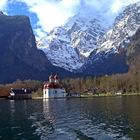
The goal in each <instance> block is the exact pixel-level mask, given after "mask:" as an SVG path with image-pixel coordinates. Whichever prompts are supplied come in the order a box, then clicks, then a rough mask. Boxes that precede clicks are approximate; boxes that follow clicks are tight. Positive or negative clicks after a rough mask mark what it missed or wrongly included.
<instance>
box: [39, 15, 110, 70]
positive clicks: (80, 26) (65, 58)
mask: <svg viewBox="0 0 140 140" xmlns="http://www.w3.org/2000/svg"><path fill="white" fill-rule="evenodd" d="M106 30H107V26H106V24H105V23H104V22H103V19H102V18H100V20H99V19H97V17H94V16H93V15H84V13H78V14H77V15H75V16H73V17H71V18H70V19H69V20H68V21H67V23H66V24H65V25H64V26H61V27H57V28H55V29H53V30H52V31H51V32H50V33H49V34H48V35H47V36H46V37H44V38H43V39H42V40H40V41H39V42H38V48H40V49H41V50H43V51H44V52H45V54H46V56H47V58H48V60H49V61H50V62H51V63H52V64H53V65H55V66H58V67H62V68H64V69H66V70H69V71H76V70H77V69H79V68H80V67H81V66H82V65H83V64H84V63H85V61H86V59H87V58H88V56H89V55H90V53H91V52H92V51H93V50H94V49H96V48H97V47H98V45H97V42H98V39H99V38H100V37H101V36H103V35H104V34H105V31H106Z"/></svg>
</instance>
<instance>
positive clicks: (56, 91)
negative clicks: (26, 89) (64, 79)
mask: <svg viewBox="0 0 140 140" xmlns="http://www.w3.org/2000/svg"><path fill="white" fill-rule="evenodd" d="M66 94H67V93H66V91H65V89H64V88H62V87H61V86H60V84H59V77H58V75H55V76H53V75H50V76H49V81H48V82H47V83H45V84H44V87H43V99H48V98H63V97H66Z"/></svg>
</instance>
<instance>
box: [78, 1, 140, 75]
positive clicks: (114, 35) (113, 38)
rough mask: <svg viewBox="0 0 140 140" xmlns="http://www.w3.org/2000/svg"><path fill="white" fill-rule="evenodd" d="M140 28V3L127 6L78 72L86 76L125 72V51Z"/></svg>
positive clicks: (126, 68) (126, 67)
mask: <svg viewBox="0 0 140 140" xmlns="http://www.w3.org/2000/svg"><path fill="white" fill-rule="evenodd" d="M139 28H140V3H139V2H138V3H135V4H132V5H129V6H127V7H126V8H125V10H124V11H123V12H122V13H120V14H119V16H117V17H116V19H115V22H114V24H113V26H112V29H110V30H109V31H108V32H107V33H106V34H105V35H104V36H103V38H102V39H100V42H98V43H99V45H100V47H99V48H97V49H96V50H94V51H93V52H92V53H91V55H90V57H89V58H88V60H87V61H86V63H85V64H84V65H83V66H82V68H81V69H80V70H79V71H82V72H84V73H85V72H88V75H103V74H113V73H123V72H127V70H128V65H127V63H126V51H127V49H128V46H129V44H130V43H131V39H132V37H133V36H134V35H135V33H136V32H137V31H138V29H139Z"/></svg>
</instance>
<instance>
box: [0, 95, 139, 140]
mask: <svg viewBox="0 0 140 140" xmlns="http://www.w3.org/2000/svg"><path fill="white" fill-rule="evenodd" d="M14 139H15V140H40V139H41V140H140V96H126V97H121V96H118V97H97V98H92V99H88V98H85V99H69V100H66V99H58V100H49V101H48V100H24V101H21V100H20V101H10V100H0V140H14Z"/></svg>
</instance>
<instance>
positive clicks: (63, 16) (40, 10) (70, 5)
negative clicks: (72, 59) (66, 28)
mask: <svg viewBox="0 0 140 140" xmlns="http://www.w3.org/2000/svg"><path fill="white" fill-rule="evenodd" d="M16 1H18V2H24V3H26V4H27V6H28V8H29V11H30V12H33V13H36V15H37V18H38V19H39V21H38V23H37V25H38V26H40V27H41V29H36V30H35V32H36V33H37V35H38V36H40V34H44V32H42V33H41V31H45V32H49V31H51V30H52V29H53V28H54V27H56V26H60V25H63V24H64V23H65V22H66V20H67V19H68V18H69V17H71V16H73V15H74V13H75V11H76V10H77V7H78V6H79V4H80V1H79V0H58V1H56V0H16Z"/></svg>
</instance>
